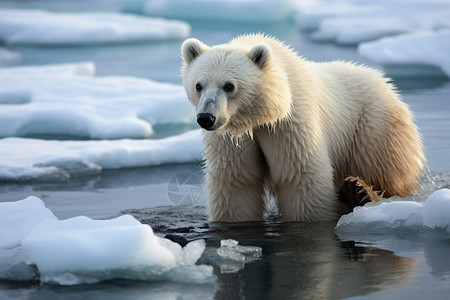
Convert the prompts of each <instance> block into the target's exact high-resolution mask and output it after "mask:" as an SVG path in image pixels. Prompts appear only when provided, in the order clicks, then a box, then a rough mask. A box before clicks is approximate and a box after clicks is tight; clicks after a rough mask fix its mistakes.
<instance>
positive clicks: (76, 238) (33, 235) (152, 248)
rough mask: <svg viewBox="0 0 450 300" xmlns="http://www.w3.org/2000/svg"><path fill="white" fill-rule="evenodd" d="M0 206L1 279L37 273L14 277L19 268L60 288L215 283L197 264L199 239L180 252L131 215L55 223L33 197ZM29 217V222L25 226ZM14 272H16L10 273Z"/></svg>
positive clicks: (206, 269) (208, 271) (26, 277)
mask: <svg viewBox="0 0 450 300" xmlns="http://www.w3.org/2000/svg"><path fill="white" fill-rule="evenodd" d="M0 205H1V206H0V215H1V216H2V222H3V217H4V216H8V219H7V221H8V222H7V225H8V226H4V227H2V231H1V233H0V237H1V238H2V239H1V240H2V244H1V245H0V257H1V258H2V259H1V261H0V276H2V278H5V277H6V278H7V279H13V280H29V279H30V278H33V274H32V273H33V272H36V269H33V268H28V269H26V268H23V270H24V271H23V272H17V269H18V266H20V265H22V266H24V265H25V266H28V267H30V265H36V266H37V272H38V273H39V278H40V280H41V281H42V282H49V283H58V284H62V285H73V284H81V283H95V282H99V281H104V280H108V279H114V278H122V279H136V280H150V281H151V280H158V281H161V280H168V281H176V282H188V283H207V282H213V281H214V275H213V274H212V267H211V266H206V265H196V264H195V263H196V262H197V260H198V259H199V258H200V256H201V255H202V253H203V251H204V249H205V242H204V241H203V240H196V241H193V242H190V243H189V244H188V245H187V246H185V247H184V248H182V247H181V246H180V245H178V244H176V243H173V242H171V241H170V240H167V239H164V238H161V237H158V236H156V235H155V234H154V233H153V230H152V228H151V227H150V226H148V225H145V224H141V223H140V222H139V221H137V220H136V219H135V218H134V217H132V216H130V215H124V216H120V217H118V218H115V219H111V220H92V219H90V218H87V217H83V216H80V217H75V218H71V219H67V220H58V219H57V218H56V217H55V216H54V215H53V214H52V213H51V212H50V211H49V210H48V209H47V208H45V206H44V204H43V203H42V201H41V200H40V199H38V198H36V197H29V198H27V199H24V200H22V201H17V202H12V203H2V204H0ZM30 216H33V217H32V219H33V220H32V221H27V219H28V218H29V217H30ZM2 225H4V224H3V223H2ZM12 226H14V227H15V228H12ZM16 233H19V234H17V235H16ZM11 236H15V239H11ZM3 241H6V242H3ZM14 269H15V270H16V272H15V273H13V274H11V272H8V270H14ZM14 274H15V275H16V276H18V277H17V278H14V277H13V276H12V275H14ZM34 278H37V276H34Z"/></svg>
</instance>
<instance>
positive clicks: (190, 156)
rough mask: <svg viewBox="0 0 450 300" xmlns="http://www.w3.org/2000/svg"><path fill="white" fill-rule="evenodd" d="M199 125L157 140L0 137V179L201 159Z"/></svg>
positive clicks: (62, 177)
mask: <svg viewBox="0 0 450 300" xmlns="http://www.w3.org/2000/svg"><path fill="white" fill-rule="evenodd" d="M202 152H203V146H202V134H201V132H200V130H199V129H197V130H193V131H189V132H186V133H183V134H181V135H177V136H171V137H167V138H163V139H156V140H129V139H127V140H100V141H97V140H94V141H92V140H91V141H55V140H39V139H27V138H4V139H0V179H1V180H14V181H30V180H37V181H43V182H45V181H52V182H67V181H68V180H70V178H72V177H76V176H83V175H92V174H96V173H98V172H100V171H101V170H102V169H118V168H131V167H146V166H153V165H162V164H175V163H191V162H198V161H200V160H201V159H202Z"/></svg>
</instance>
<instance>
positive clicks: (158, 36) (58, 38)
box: [0, 9, 190, 45]
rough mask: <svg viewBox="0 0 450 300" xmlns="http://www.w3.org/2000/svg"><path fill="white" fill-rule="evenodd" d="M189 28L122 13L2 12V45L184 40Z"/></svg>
mask: <svg viewBox="0 0 450 300" xmlns="http://www.w3.org/2000/svg"><path fill="white" fill-rule="evenodd" d="M189 33H190V26H189V24H187V23H185V22H181V21H173V20H164V19H160V18H158V19H157V18H145V17H140V16H135V15H129V14H120V13H112V12H111V13H53V12H46V11H41V10H14V9H1V10H0V41H3V42H4V43H6V44H27V45H28V44H33V45H67V44H93V43H95V44H98V43H119V42H130V41H144V40H145V41H160V40H174V39H184V38H186V37H188V35H189Z"/></svg>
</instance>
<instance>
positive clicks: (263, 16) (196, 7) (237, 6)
mask: <svg viewBox="0 0 450 300" xmlns="http://www.w3.org/2000/svg"><path fill="white" fill-rule="evenodd" d="M295 9H296V7H295V5H294V1H292V0H282V1H277V0H268V1H263V0H228V1H222V0H194V1H184V0H148V1H147V4H146V6H145V8H144V11H145V13H146V14H148V15H152V16H163V17H167V18H176V19H186V20H210V21H211V20H213V21H227V22H240V23H256V22H258V23H271V22H283V21H288V20H290V19H292V17H293V15H294V12H295Z"/></svg>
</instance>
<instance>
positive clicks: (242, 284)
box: [0, 0, 450, 299]
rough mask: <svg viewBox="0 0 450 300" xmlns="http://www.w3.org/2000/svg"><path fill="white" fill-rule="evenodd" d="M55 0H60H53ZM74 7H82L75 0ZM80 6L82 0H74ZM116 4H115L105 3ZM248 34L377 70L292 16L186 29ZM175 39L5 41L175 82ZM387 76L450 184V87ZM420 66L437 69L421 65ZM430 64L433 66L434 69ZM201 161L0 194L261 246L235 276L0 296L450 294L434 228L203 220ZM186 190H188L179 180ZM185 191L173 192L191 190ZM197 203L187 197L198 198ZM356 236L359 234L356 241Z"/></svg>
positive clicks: (444, 183)
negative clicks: (276, 21)
mask: <svg viewBox="0 0 450 300" xmlns="http://www.w3.org/2000/svg"><path fill="white" fill-rule="evenodd" d="M57 2H58V1H57ZM54 3H55V2H52V1H48V0H47V1H44V0H41V1H33V2H25V4H24V3H22V2H17V3H16V2H14V1H4V2H0V7H1V6H2V5H3V6H4V7H6V6H8V7H11V6H19V7H22V8H26V7H30V5H33V7H42V8H47V9H49V8H50V9H53V10H71V11H79V10H82V9H85V8H86V7H87V6H89V8H90V9H92V10H100V9H101V7H99V5H98V4H96V5H94V4H91V2H86V1H84V2H82V1H81V2H73V3H72V2H71V1H59V2H58V5H57V6H53V5H51V4H54ZM74 3H79V5H76V4H74ZM80 3H81V4H83V5H81V4H80ZM101 3H102V5H104V6H103V7H102V8H103V9H109V10H115V9H116V8H117V7H118V4H117V3H118V2H117V1H111V2H103V1H102V2H101ZM246 32H265V33H267V34H270V35H274V36H277V37H278V38H279V39H281V40H284V41H286V42H287V43H289V44H291V45H292V46H293V47H294V48H295V49H296V50H297V51H298V52H299V53H301V54H302V55H303V56H304V57H306V58H308V59H310V60H314V61H328V60H334V59H340V60H350V61H355V62H358V63H363V64H366V65H369V66H371V67H376V68H380V67H381V66H379V65H376V64H374V63H372V62H370V61H366V60H363V59H361V58H360V57H359V56H358V55H357V53H356V49H355V48H354V47H340V46H336V45H333V44H328V43H314V42H312V41H311V40H310V39H309V38H308V35H307V34H305V33H301V32H299V31H298V29H297V28H296V27H295V25H294V24H282V25H272V26H270V25H264V26H259V25H248V24H247V25H243V24H240V25H233V24H225V23H218V24H210V23H202V22H196V23H192V36H194V37H197V38H199V39H200V40H202V41H203V42H205V43H206V44H210V45H213V44H216V43H221V42H225V41H227V40H229V39H231V38H232V37H234V36H236V35H238V34H242V33H246ZM180 45H181V42H168V43H133V44H126V45H94V46H89V47H83V46H78V47H9V48H10V49H11V50H13V51H15V52H19V53H20V54H21V55H22V57H23V60H22V61H21V62H20V64H22V65H40V64H49V63H64V62H77V61H93V62H95V64H96V67H97V75H98V76H107V75H129V76H138V77H145V78H150V79H153V80H157V81H164V82H172V83H178V84H180V83H181V77H180V75H179V74H180V71H179V70H180V66H181V60H180V50H179V48H180ZM388 71H389V72H390V73H391V74H393V75H398V76H392V77H393V80H394V82H395V83H396V85H397V86H398V87H399V89H400V91H401V92H402V95H403V99H404V101H405V102H407V103H408V104H409V105H410V107H411V109H412V110H413V111H414V113H415V116H416V119H417V120H416V123H417V125H418V126H419V128H420V131H421V133H422V134H423V137H424V143H425V146H426V148H427V158H428V162H429V168H430V170H431V174H432V178H433V179H434V180H435V186H433V185H432V184H431V183H427V188H430V189H432V188H438V187H449V186H450V159H449V158H450V131H449V130H448V128H450V117H449V116H450V101H449V100H450V99H449V95H450V83H449V81H448V80H447V79H446V78H442V77H438V76H436V77H435V76H427V77H415V78H406V77H404V75H405V73H406V74H407V73H408V72H410V71H411V70H410V69H409V70H408V69H407V68H398V67H397V68H391V69H389V70H388ZM423 71H424V74H428V75H429V74H435V72H431V71H430V70H429V69H423ZM430 72H431V73H430ZM193 126H195V124H193V125H192V126H186V127H183V128H180V127H174V126H160V127H155V128H154V129H155V132H156V136H155V138H159V137H164V136H169V135H173V134H176V133H179V132H182V131H185V130H189V129H191V128H192V127H193ZM180 174H190V175H193V176H194V177H195V178H197V179H198V180H199V182H200V186H199V187H200V189H199V190H198V191H199V193H197V194H196V196H195V199H194V198H192V199H193V200H192V202H189V201H190V200H189V201H185V202H184V203H182V204H185V205H184V206H183V205H175V204H176V203H175V202H174V200H173V198H171V197H170V196H169V194H170V193H169V192H170V191H171V186H170V182H171V180H172V179H173V178H174V177H176V176H180ZM203 183H204V179H203V174H202V172H201V166H200V165H171V166H160V167H152V168H139V169H123V170H114V171H105V172H103V173H102V174H100V175H96V176H87V177H78V178H74V179H73V180H71V181H70V183H67V184H66V183H64V184H62V183H48V182H45V183H39V182H35V183H27V184H20V183H5V182H4V183H0V201H16V200H19V199H23V198H25V197H26V196H29V195H35V196H37V197H40V198H41V199H42V200H44V202H45V203H46V205H47V206H48V207H49V208H50V209H51V210H52V211H53V212H54V213H55V214H56V215H57V216H58V217H59V218H61V219H64V218H69V217H74V216H78V215H86V216H90V217H93V218H108V217H111V216H115V215H118V214H124V213H131V214H133V215H135V216H136V217H137V218H138V219H140V220H141V221H142V222H144V223H148V224H150V225H151V226H152V227H153V228H154V229H155V231H156V232H157V233H158V234H160V235H165V234H168V233H170V234H177V235H180V236H182V237H184V238H187V239H196V238H204V239H206V242H207V251H206V254H207V252H208V251H214V249H216V248H217V247H219V243H220V240H221V239H225V238H233V239H236V240H238V241H239V243H240V244H242V245H252V246H259V247H262V248H263V255H262V257H261V259H259V260H257V261H255V262H252V263H249V264H246V265H245V268H243V269H242V270H240V271H238V272H237V273H221V272H220V266H218V265H217V264H215V262H214V261H208V257H207V255H206V254H205V257H203V258H202V260H203V262H205V263H209V264H212V265H214V266H215V273H216V275H217V283H216V284H214V285H206V286H205V285H194V286H192V285H186V284H177V283H165V282H156V283H155V282H152V283H149V282H134V281H123V280H115V281H110V282H104V283H100V284H95V285H82V286H74V287H61V286H51V285H40V284H38V283H36V282H0V299H17V298H19V299H29V298H33V299H34V298H36V299H52V298H68V299H71V298H85V299H91V298H95V299H98V298H106V297H107V298H108V299H141V298H177V297H180V298H183V297H185V298H196V299H201V298H213V297H215V298H218V299H231V298H255V299H256V298H258V299H271V298H308V299H324V298H335V299H338V298H351V297H354V298H365V297H369V298H401V299H423V298H425V297H432V298H433V299H447V297H448V293H449V292H450V288H449V286H450V285H449V282H450V257H449V256H448V253H450V242H449V240H448V239H446V238H442V237H440V236H434V235H431V234H430V235H426V236H422V235H417V234H414V233H397V234H395V233H394V234H392V233H386V234H384V235H370V234H367V235H364V234H363V238H361V237H357V238H353V240H352V239H347V238H346V237H340V238H339V237H337V236H336V235H335V231H334V226H335V223H314V224H304V223H285V224H283V223H279V222H277V221H273V220H272V219H270V218H269V219H268V220H267V221H266V222H264V223H248V224H239V225H237V226H232V227H230V226H221V225H213V224H211V225H210V224H208V223H207V217H206V214H205V209H204V206H202V204H203V203H204V202H205V194H204V190H203ZM185 188H186V187H185ZM190 192H191V191H190V190H189V189H181V190H180V194H189V193H190ZM194 200H195V201H194ZM362 240H364V241H362Z"/></svg>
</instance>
